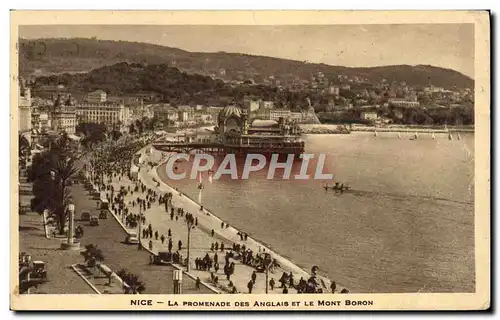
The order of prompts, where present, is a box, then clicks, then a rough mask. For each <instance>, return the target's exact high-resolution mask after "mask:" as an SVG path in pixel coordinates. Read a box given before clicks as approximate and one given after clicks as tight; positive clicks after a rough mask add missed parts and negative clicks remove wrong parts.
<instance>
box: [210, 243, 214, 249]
mask: <svg viewBox="0 0 500 320" xmlns="http://www.w3.org/2000/svg"><path fill="white" fill-rule="evenodd" d="M210 251H214V243H213V242H212V244H211V245H210Z"/></svg>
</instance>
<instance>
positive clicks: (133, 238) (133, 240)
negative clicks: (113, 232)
mask: <svg viewBox="0 0 500 320" xmlns="http://www.w3.org/2000/svg"><path fill="white" fill-rule="evenodd" d="M125 243H126V244H138V243H139V237H137V233H134V232H131V233H129V234H128V235H127V237H126V238H125Z"/></svg>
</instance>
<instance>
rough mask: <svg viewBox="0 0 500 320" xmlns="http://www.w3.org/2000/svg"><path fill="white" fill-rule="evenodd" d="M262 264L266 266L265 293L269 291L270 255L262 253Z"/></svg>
mask: <svg viewBox="0 0 500 320" xmlns="http://www.w3.org/2000/svg"><path fill="white" fill-rule="evenodd" d="M264 255H265V256H264V266H265V267H266V294H267V293H268V291H269V264H270V263H271V255H270V254H269V253H267V252H266V253H264Z"/></svg>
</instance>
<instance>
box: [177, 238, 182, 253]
mask: <svg viewBox="0 0 500 320" xmlns="http://www.w3.org/2000/svg"><path fill="white" fill-rule="evenodd" d="M178 246H179V251H181V250H182V241H181V240H179V242H178Z"/></svg>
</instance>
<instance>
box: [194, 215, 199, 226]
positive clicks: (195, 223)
mask: <svg viewBox="0 0 500 320" xmlns="http://www.w3.org/2000/svg"><path fill="white" fill-rule="evenodd" d="M194 225H195V226H197V225H198V217H196V218H195V219H194Z"/></svg>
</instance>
